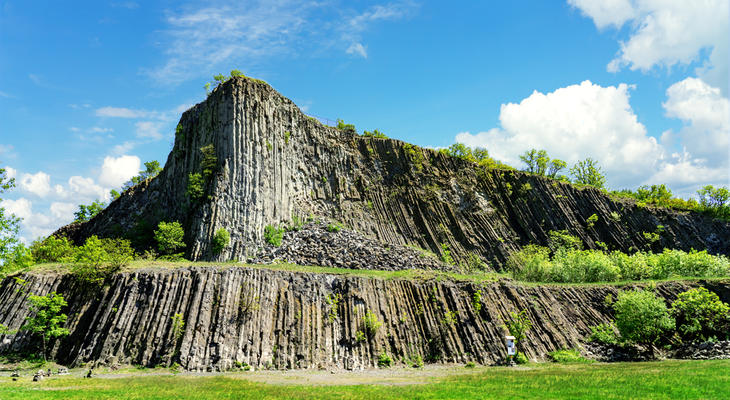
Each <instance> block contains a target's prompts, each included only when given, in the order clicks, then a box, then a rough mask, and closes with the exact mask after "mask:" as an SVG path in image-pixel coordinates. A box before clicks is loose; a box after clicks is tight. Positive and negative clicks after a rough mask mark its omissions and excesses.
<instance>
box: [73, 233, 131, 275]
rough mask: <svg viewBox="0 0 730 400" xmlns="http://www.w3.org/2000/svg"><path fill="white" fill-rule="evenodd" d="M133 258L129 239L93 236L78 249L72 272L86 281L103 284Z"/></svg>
mask: <svg viewBox="0 0 730 400" xmlns="http://www.w3.org/2000/svg"><path fill="white" fill-rule="evenodd" d="M133 258H134V251H133V250H132V247H131V245H130V243H129V241H128V240H125V239H99V238H98V237H96V236H91V237H89V238H88V239H86V242H85V243H84V245H83V246H80V247H78V248H77V249H76V256H75V259H74V261H75V262H76V264H74V266H73V267H72V268H71V272H72V273H73V274H74V276H76V278H77V279H79V280H80V281H82V282H84V283H87V284H92V285H95V284H101V283H103V282H104V281H105V280H106V279H108V278H109V277H111V276H112V275H114V274H115V273H117V272H119V270H120V269H121V268H122V267H124V266H125V265H127V263H128V262H129V261H131V260H132V259H133Z"/></svg>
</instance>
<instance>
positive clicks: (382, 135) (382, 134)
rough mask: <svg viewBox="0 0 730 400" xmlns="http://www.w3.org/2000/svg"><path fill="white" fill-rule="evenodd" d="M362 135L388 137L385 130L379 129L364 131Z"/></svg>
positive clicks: (378, 137)
mask: <svg viewBox="0 0 730 400" xmlns="http://www.w3.org/2000/svg"><path fill="white" fill-rule="evenodd" d="M362 135H363V136H364V137H369V138H375V139H387V138H388V136H387V135H386V134H384V133H383V132H380V131H379V130H377V129H375V130H373V131H372V132H371V131H363V132H362Z"/></svg>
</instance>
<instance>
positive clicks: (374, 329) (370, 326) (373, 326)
mask: <svg viewBox="0 0 730 400" xmlns="http://www.w3.org/2000/svg"><path fill="white" fill-rule="evenodd" d="M382 325H383V323H382V322H380V321H378V317H377V315H375V313H373V312H372V311H370V310H368V311H367V312H366V313H365V318H363V320H362V326H363V330H364V331H365V333H367V335H368V337H370V338H373V337H375V334H376V333H378V329H380V327H381V326H382Z"/></svg>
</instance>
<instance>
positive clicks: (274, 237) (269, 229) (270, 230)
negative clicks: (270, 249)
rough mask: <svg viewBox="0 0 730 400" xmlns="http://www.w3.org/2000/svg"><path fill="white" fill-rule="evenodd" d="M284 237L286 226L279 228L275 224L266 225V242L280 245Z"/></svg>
mask: <svg viewBox="0 0 730 400" xmlns="http://www.w3.org/2000/svg"><path fill="white" fill-rule="evenodd" d="M283 238H284V228H277V227H275V226H273V225H266V227H265V228H264V240H265V241H266V243H268V244H270V245H272V246H276V247H279V246H281V240H282V239H283Z"/></svg>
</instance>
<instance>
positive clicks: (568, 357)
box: [548, 349, 591, 363]
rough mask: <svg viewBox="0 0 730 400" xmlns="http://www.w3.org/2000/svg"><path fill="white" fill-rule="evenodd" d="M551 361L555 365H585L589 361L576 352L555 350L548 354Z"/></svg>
mask: <svg viewBox="0 0 730 400" xmlns="http://www.w3.org/2000/svg"><path fill="white" fill-rule="evenodd" d="M548 357H549V358H550V360H551V361H553V362H556V363H587V362H591V361H590V360H588V359H586V358H585V357H583V356H582V355H581V354H580V352H578V350H575V349H569V350H555V351H551V352H550V353H548Z"/></svg>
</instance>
